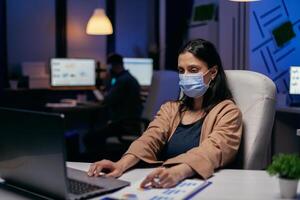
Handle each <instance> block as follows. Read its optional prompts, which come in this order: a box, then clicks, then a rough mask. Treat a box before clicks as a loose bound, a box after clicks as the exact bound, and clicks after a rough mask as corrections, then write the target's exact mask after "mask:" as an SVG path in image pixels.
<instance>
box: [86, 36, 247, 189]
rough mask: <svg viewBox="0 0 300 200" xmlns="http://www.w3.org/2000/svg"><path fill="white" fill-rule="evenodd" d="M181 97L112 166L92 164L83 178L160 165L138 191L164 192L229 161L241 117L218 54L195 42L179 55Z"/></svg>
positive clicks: (238, 138) (236, 144)
mask: <svg viewBox="0 0 300 200" xmlns="http://www.w3.org/2000/svg"><path fill="white" fill-rule="evenodd" d="M178 72H179V79H180V81H179V86H180V88H181V90H182V91H183V93H184V95H183V97H182V98H181V99H180V100H178V101H173V102H167V103H165V104H163V105H162V106H161V108H160V110H159V111H158V113H157V115H156V117H155V118H154V120H153V121H152V122H151V123H150V124H149V127H148V129H147V130H146V131H145V132H144V134H143V135H142V136H141V137H140V138H138V139H137V140H136V141H134V142H133V143H132V144H131V146H130V147H129V149H128V150H127V152H126V153H125V154H124V155H123V157H122V158H121V159H120V160H119V161H117V162H112V161H109V160H101V161H98V162H95V163H93V164H91V166H90V168H89V171H88V175H89V176H99V175H100V173H101V172H103V171H106V172H107V171H108V174H106V176H111V177H118V176H121V175H122V174H123V173H124V172H125V171H126V170H128V169H129V168H131V167H133V166H134V165H136V164H137V163H139V162H145V163H149V164H160V165H161V166H160V167H158V168H156V169H154V170H153V172H151V173H150V174H149V175H148V176H147V177H146V178H145V179H144V181H143V182H142V183H141V187H148V186H151V187H156V188H168V187H173V186H175V185H176V184H177V183H179V182H180V181H182V180H184V179H186V178H188V177H192V176H195V175H198V176H199V177H202V178H204V179H207V178H209V177H210V176H212V174H213V173H214V170H215V169H217V168H220V167H223V166H226V165H227V164H229V163H230V162H232V161H233V160H234V158H235V156H236V154H237V152H238V149H239V146H240V142H241V137H242V114H241V111H240V110H239V108H238V107H237V106H236V105H235V103H234V101H233V98H232V94H231V91H230V90H229V88H228V84H227V81H226V76H225V72H224V69H223V66H222V63H221V59H220V56H219V54H218V53H217V51H216V48H215V47H214V45H213V44H212V43H210V42H209V41H206V40H203V39H195V40H192V41H190V42H188V43H187V44H185V45H184V46H183V47H182V49H181V50H180V52H179V56H178Z"/></svg>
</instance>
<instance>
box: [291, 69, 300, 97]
mask: <svg viewBox="0 0 300 200" xmlns="http://www.w3.org/2000/svg"><path fill="white" fill-rule="evenodd" d="M289 92H290V94H291V95H300V66H291V67H290V91H289Z"/></svg>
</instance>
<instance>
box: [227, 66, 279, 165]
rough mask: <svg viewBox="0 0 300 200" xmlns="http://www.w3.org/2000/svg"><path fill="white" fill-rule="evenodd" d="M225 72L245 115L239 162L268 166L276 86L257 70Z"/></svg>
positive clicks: (237, 102) (235, 98)
mask: <svg viewBox="0 0 300 200" xmlns="http://www.w3.org/2000/svg"><path fill="white" fill-rule="evenodd" d="M225 73H226V76H227V81H228V84H229V88H230V89H231V92H232V95H233V98H234V100H235V102H236V104H237V106H238V107H239V108H240V109H241V112H242V115H243V125H244V126H243V140H242V144H241V147H240V152H239V155H238V158H237V162H239V163H240V165H241V168H243V169H265V168H266V166H267V164H268V163H270V160H271V133H272V128H273V123H274V116H275V102H276V100H275V99H276V86H275V84H274V82H273V81H272V80H271V79H270V78H268V77H267V76H265V75H263V74H260V73H257V72H252V71H245V70H226V71H225Z"/></svg>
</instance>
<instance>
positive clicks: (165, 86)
mask: <svg viewBox="0 0 300 200" xmlns="http://www.w3.org/2000/svg"><path fill="white" fill-rule="evenodd" d="M178 82H179V77H178V72H176V71H168V70H160V71H155V72H154V73H153V77H152V84H151V87H150V91H149V95H148V97H147V100H146V102H145V106H144V110H143V114H142V117H143V118H145V119H148V120H150V121H151V120H152V119H153V118H154V116H155V114H156V113H157V112H158V110H159V108H160V106H161V105H162V104H163V103H165V102H167V101H170V100H177V99H178V97H179V92H180V88H179V85H178Z"/></svg>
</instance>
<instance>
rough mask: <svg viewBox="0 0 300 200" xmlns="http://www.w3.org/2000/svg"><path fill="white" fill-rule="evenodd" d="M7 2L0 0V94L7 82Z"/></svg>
mask: <svg viewBox="0 0 300 200" xmlns="http://www.w3.org/2000/svg"><path fill="white" fill-rule="evenodd" d="M5 7H6V2H5V0H0V27H2V28H1V29H0V95H1V90H2V89H3V88H4V87H5V86H6V83H7V64H6V28H5V26H6V12H5Z"/></svg>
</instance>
